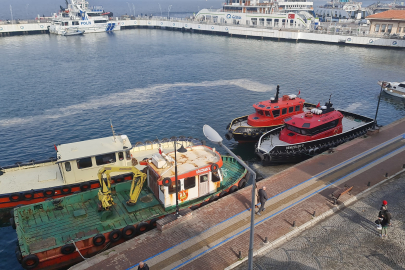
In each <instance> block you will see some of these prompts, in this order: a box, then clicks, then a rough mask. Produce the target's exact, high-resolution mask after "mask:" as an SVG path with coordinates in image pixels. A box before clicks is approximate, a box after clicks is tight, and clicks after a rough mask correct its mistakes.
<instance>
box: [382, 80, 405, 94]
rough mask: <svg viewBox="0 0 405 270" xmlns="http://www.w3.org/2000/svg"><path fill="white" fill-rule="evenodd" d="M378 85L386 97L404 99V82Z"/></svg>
mask: <svg viewBox="0 0 405 270" xmlns="http://www.w3.org/2000/svg"><path fill="white" fill-rule="evenodd" d="M378 84H379V85H380V86H381V87H382V88H383V91H384V92H385V93H387V94H388V95H391V96H394V97H399V98H405V82H384V81H379V82H378Z"/></svg>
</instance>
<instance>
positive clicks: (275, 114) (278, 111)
mask: <svg viewBox="0 0 405 270" xmlns="http://www.w3.org/2000/svg"><path fill="white" fill-rule="evenodd" d="M279 116H280V109H278V110H273V117H279Z"/></svg>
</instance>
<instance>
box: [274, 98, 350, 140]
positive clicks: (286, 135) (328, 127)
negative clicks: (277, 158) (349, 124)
mask: <svg viewBox="0 0 405 270" xmlns="http://www.w3.org/2000/svg"><path fill="white" fill-rule="evenodd" d="M342 119H343V114H341V113H340V112H339V111H336V110H335V109H334V108H332V104H331V103H326V104H325V106H321V107H320V108H314V109H312V110H311V111H307V112H305V113H301V114H298V115H294V116H292V117H289V118H286V119H285V120H284V122H285V128H283V130H282V131H281V132H280V137H279V138H280V140H281V141H284V142H287V143H289V144H295V143H303V142H308V141H314V140H318V139H322V138H326V137H330V136H333V135H336V134H340V133H342V131H343V125H342Z"/></svg>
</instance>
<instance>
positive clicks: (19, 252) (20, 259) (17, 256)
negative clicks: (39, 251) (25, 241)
mask: <svg viewBox="0 0 405 270" xmlns="http://www.w3.org/2000/svg"><path fill="white" fill-rule="evenodd" d="M15 257H16V259H17V261H18V262H19V263H21V261H22V254H21V250H20V247H19V246H18V245H17V246H15Z"/></svg>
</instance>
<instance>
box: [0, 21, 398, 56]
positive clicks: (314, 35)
mask: <svg viewBox="0 0 405 270" xmlns="http://www.w3.org/2000/svg"><path fill="white" fill-rule="evenodd" d="M110 22H111V23H115V24H117V25H119V26H120V27H121V29H122V30H124V29H135V28H151V29H164V30H174V31H183V32H192V33H203V34H212V35H224V36H229V37H241V38H255V39H263V40H264V39H268V40H276V41H287V42H316V43H325V44H337V45H355V46H367V47H389V48H405V39H403V38H400V37H398V38H393V37H384V36H378V35H374V34H372V33H370V32H369V29H368V28H369V27H364V26H359V25H352V26H350V25H347V23H333V24H332V23H325V24H321V25H322V27H319V28H318V29H319V30H314V29H296V28H289V27H288V26H285V27H284V26H283V27H267V26H261V25H250V26H248V25H235V24H225V23H213V22H209V21H197V20H192V19H175V18H171V19H167V18H162V17H137V18H135V19H126V20H122V19H119V18H116V19H114V20H110ZM49 26H50V23H49V22H39V23H38V22H35V21H33V22H27V23H22V22H21V23H19V24H10V23H8V24H0V37H5V36H13V35H27V34H45V33H49V30H48V29H49Z"/></svg>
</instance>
